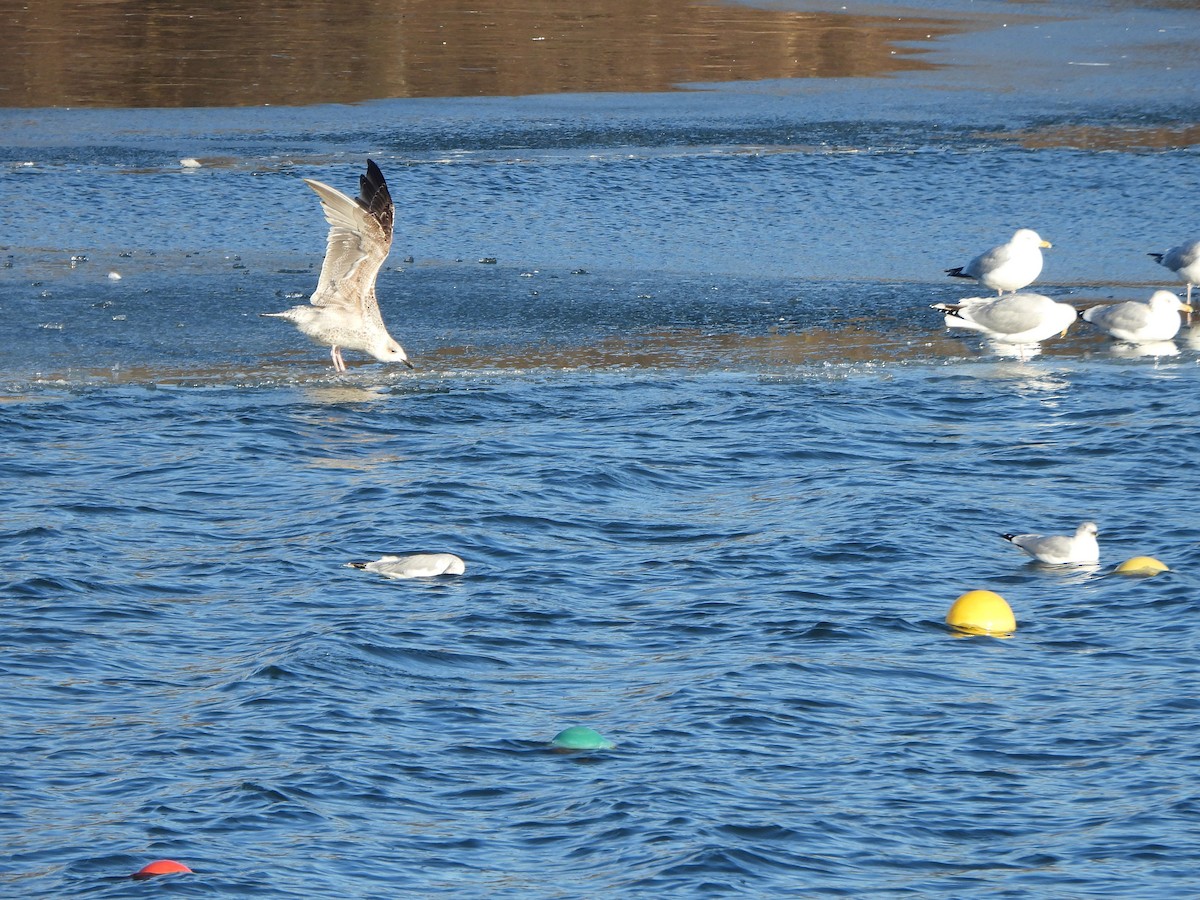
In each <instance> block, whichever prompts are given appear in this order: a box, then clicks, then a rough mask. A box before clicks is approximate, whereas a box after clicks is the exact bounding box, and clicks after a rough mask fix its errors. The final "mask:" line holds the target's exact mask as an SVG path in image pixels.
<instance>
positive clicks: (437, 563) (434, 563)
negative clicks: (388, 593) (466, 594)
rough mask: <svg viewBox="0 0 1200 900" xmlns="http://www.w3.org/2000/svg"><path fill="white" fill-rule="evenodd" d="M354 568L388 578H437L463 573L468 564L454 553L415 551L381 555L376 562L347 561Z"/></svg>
mask: <svg viewBox="0 0 1200 900" xmlns="http://www.w3.org/2000/svg"><path fill="white" fill-rule="evenodd" d="M346 565H348V566H349V567H350V568H352V569H366V570H367V571H368V572H377V573H379V574H380V575H386V576H387V577H388V578H435V577H436V576H438V575H461V574H462V573H463V572H465V571H466V570H467V564H466V563H464V562H463V561H462V559H461V558H459V557H457V556H455V555H454V554H453V553H413V554H411V555H409V556H381V557H380V558H379V559H377V560H375V561H374V562H352V563H346Z"/></svg>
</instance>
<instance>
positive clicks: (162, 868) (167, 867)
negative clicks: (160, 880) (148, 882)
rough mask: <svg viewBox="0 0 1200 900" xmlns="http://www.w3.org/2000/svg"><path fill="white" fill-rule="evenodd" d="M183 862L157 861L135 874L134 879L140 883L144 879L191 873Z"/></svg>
mask: <svg viewBox="0 0 1200 900" xmlns="http://www.w3.org/2000/svg"><path fill="white" fill-rule="evenodd" d="M191 871H192V870H191V869H189V868H188V867H187V866H185V865H184V864H183V863H181V862H175V860H173V859H156V860H155V861H154V862H152V863H150V864H149V865H146V866H144V867H143V868H142V869H141V871H138V872H134V873H133V877H134V878H136V879H138V880H139V881H140V880H141V879H143V878H153V877H154V876H155V875H173V874H175V873H177V872H191Z"/></svg>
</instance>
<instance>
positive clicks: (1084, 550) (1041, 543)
mask: <svg viewBox="0 0 1200 900" xmlns="http://www.w3.org/2000/svg"><path fill="white" fill-rule="evenodd" d="M1096 534H1097V531H1096V523H1095V522H1084V523H1083V524H1082V525H1080V526H1079V527H1078V528H1076V529H1075V534H1074V535H1072V536H1071V537H1065V536H1063V535H1042V534H1002V535H1001V537H1002V538H1004V539H1005V540H1006V541H1011V542H1012V543H1013V544H1016V545H1017V546H1018V547H1020V548H1021V549H1022V550H1024V551H1025V552H1026V553H1028V554H1029V555H1030V556H1032V557H1033V558H1034V559H1037V560H1040V561H1041V562H1044V563H1050V564H1051V565H1055V566H1062V565H1084V564H1087V563H1094V562H1099V561H1100V545H1099V544H1098V543H1096Z"/></svg>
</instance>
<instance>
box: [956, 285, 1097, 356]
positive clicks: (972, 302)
mask: <svg viewBox="0 0 1200 900" xmlns="http://www.w3.org/2000/svg"><path fill="white" fill-rule="evenodd" d="M932 308H933V309H939V310H942V311H943V312H944V313H946V327H947V328H966V329H969V330H971V331H978V332H981V333H982V334H984V335H986V336H987V337H990V338H992V340H995V341H999V342H1000V343H1002V344H1013V345H1018V346H1019V345H1022V344H1036V343H1038V342H1040V341H1044V340H1045V339H1046V338H1048V337H1050V336H1051V335H1053V334H1058V333H1060V332H1061V333H1062V334H1064V335H1065V334H1066V333H1067V329H1068V328H1070V327H1071V323H1072V322H1074V321H1075V319H1076V317H1077V316H1078V315H1079V313H1078V312H1077V311H1076V309H1075V307H1074V306H1072V305H1071V304H1070V303H1058V302H1056V301H1054V300H1051V299H1050V298H1049V297H1047V296H1045V295H1043V294H1009V295H1007V296H1004V297H991V298H988V297H968V298H966V299H965V300H960V301H959V302H958V303H935V304H933V307H932Z"/></svg>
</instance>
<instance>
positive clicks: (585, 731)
mask: <svg viewBox="0 0 1200 900" xmlns="http://www.w3.org/2000/svg"><path fill="white" fill-rule="evenodd" d="M550 743H551V744H553V745H554V746H555V747H558V748H559V749H560V750H611V749H612V748H613V747H615V746H617V745H616V744H614V743H613V742H612V741H610V740H609V739H608V738H606V737H604V736H603V735H602V734H598V733H597V732H595V731H592V729H590V728H585V727H584V726H582V725H576V726H575V727H574V728H568V729H566V730H565V731H560V732H559V733H558V734H556V735H555V736H554V740H552V741H551V742H550Z"/></svg>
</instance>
